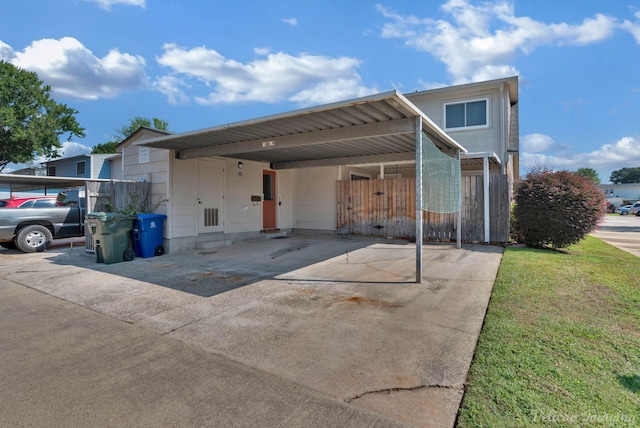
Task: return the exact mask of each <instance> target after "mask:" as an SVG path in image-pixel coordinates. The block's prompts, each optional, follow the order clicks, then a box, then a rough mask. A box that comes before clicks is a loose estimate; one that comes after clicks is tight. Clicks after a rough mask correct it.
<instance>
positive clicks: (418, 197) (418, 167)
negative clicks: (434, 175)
mask: <svg viewBox="0 0 640 428" xmlns="http://www.w3.org/2000/svg"><path fill="white" fill-rule="evenodd" d="M416 283H417V284H422V118H421V117H420V116H418V117H416Z"/></svg>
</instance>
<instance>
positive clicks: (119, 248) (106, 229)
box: [85, 213, 136, 264]
mask: <svg viewBox="0 0 640 428" xmlns="http://www.w3.org/2000/svg"><path fill="white" fill-rule="evenodd" d="M134 218H135V217H132V216H130V215H126V214H118V213H89V214H87V215H86V216H85V221H86V224H87V227H88V228H89V231H90V232H91V235H93V242H94V246H95V252H96V263H105V264H111V263H119V262H128V261H131V260H133V259H134V258H135V257H136V252H135V250H134V248H133V238H132V236H131V230H132V229H133V220H134Z"/></svg>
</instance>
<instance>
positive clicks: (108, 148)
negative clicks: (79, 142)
mask: <svg viewBox="0 0 640 428" xmlns="http://www.w3.org/2000/svg"><path fill="white" fill-rule="evenodd" d="M117 145H118V143H117V142H115V141H109V142H108V143H102V144H96V145H95V146H93V149H92V150H91V154H92V155H101V154H105V155H106V154H109V153H116V146H117Z"/></svg>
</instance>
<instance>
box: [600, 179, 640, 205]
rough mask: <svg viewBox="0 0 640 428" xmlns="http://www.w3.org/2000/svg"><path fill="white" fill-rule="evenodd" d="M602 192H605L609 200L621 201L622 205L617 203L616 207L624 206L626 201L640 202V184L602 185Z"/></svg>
mask: <svg viewBox="0 0 640 428" xmlns="http://www.w3.org/2000/svg"><path fill="white" fill-rule="evenodd" d="M600 190H602V191H603V192H604V194H605V196H606V198H607V199H611V200H615V201H618V200H620V203H615V205H616V207H619V206H620V205H622V204H623V202H624V201H633V202H635V201H640V183H625V184H600Z"/></svg>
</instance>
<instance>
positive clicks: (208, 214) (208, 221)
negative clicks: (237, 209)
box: [204, 208, 218, 227]
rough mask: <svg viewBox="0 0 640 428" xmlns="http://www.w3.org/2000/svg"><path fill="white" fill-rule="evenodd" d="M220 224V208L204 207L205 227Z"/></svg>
mask: <svg viewBox="0 0 640 428" xmlns="http://www.w3.org/2000/svg"><path fill="white" fill-rule="evenodd" d="M217 225H218V208H205V209H204V227H209V226H217Z"/></svg>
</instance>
